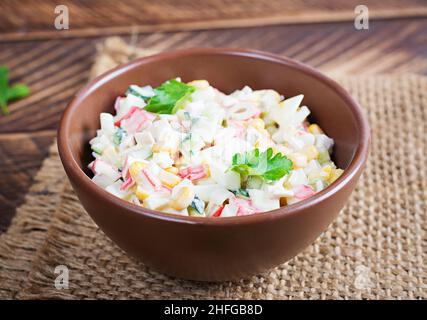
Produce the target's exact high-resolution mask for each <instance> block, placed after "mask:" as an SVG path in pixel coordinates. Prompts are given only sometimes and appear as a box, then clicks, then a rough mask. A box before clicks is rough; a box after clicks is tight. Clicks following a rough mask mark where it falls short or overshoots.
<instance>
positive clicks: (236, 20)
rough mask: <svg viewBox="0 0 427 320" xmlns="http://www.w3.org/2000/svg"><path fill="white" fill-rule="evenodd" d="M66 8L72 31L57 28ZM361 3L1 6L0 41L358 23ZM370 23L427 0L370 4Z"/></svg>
mask: <svg viewBox="0 0 427 320" xmlns="http://www.w3.org/2000/svg"><path fill="white" fill-rule="evenodd" d="M59 4H61V5H66V6H67V7H68V8H69V13H70V29H69V30H62V31H57V30H56V29H55V28H54V19H55V14H54V9H55V6H56V5H59ZM360 4H361V2H360V1H359V0H346V1H341V0H318V1H312V0H300V1H296V0H257V1H253V0H233V1H230V0H206V1H196V0H180V1H179V3H178V4H177V2H176V1H175V0H157V1H150V0H127V1H116V0H87V1H78V0H61V1H55V0H43V1H33V0H20V1H19V6H18V5H17V1H16V0H2V1H1V2H0V21H1V24H0V41H16V40H25V39H47V38H69V37H83V36H92V37H96V36H100V35H111V34H129V33H132V32H138V33H148V32H158V31H179V30H181V31H182V30H200V29H210V30H211V29H214V28H232V27H250V26H267V25H277V24H285V23H286V24H290V23H292V24H296V23H309V22H310V23H313V22H332V21H353V20H354V17H355V13H354V8H355V7H356V6H357V5H360ZM363 4H364V5H366V6H368V8H369V15H370V19H385V18H396V17H415V16H427V3H426V2H425V0H405V1H401V0H384V1H377V0H365V1H363Z"/></svg>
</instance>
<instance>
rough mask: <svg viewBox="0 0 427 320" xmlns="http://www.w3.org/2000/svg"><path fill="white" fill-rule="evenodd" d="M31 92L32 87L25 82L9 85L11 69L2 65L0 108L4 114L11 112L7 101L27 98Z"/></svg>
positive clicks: (0, 70)
mask: <svg viewBox="0 0 427 320" xmlns="http://www.w3.org/2000/svg"><path fill="white" fill-rule="evenodd" d="M29 94H30V89H29V88H28V86H26V85H24V84H15V85H14V86H12V87H9V69H8V68H7V67H6V66H0V109H1V111H2V112H3V114H4V115H6V114H9V108H8V107H7V103H8V102H9V101H13V100H16V99H21V98H25V97H26V96H28V95H29Z"/></svg>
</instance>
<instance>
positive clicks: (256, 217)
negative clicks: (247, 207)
mask: <svg viewBox="0 0 427 320" xmlns="http://www.w3.org/2000/svg"><path fill="white" fill-rule="evenodd" d="M192 55H197V56H199V55H228V56H240V57H248V58H252V59H258V60H264V61H269V62H273V63H279V64H282V65H283V64H284V65H287V66H289V67H291V68H294V69H297V70H298V71H300V72H303V73H305V74H307V75H309V76H312V77H314V78H316V79H317V80H319V81H321V82H323V83H324V84H326V85H327V86H328V87H330V88H331V89H332V90H333V91H335V92H336V93H337V94H338V95H339V96H340V97H341V99H343V101H344V102H345V103H346V105H347V106H348V107H349V109H350V111H351V113H352V114H353V116H354V119H355V122H356V126H357V130H358V131H359V133H360V139H359V141H360V143H359V145H358V146H357V149H356V152H355V153H354V156H353V159H352V161H351V162H350V164H349V165H348V167H347V169H345V170H344V172H343V174H342V175H341V176H340V177H339V178H338V179H337V180H336V181H334V182H333V183H332V184H331V185H329V186H328V187H326V188H325V189H323V190H322V191H320V192H318V193H316V194H315V195H313V196H311V197H309V198H307V199H304V200H302V201H300V202H297V203H294V204H291V205H287V206H284V207H280V208H278V209H275V210H271V211H266V212H260V213H255V214H252V215H247V216H238V217H222V218H214V217H193V216H181V215H177V214H172V213H165V212H161V211H156V210H151V209H147V208H143V207H140V206H137V205H135V204H132V203H129V202H127V201H125V200H123V199H120V198H118V197H116V196H114V195H112V194H110V193H109V192H107V191H106V190H104V189H103V188H101V187H99V186H98V185H96V184H95V183H94V182H93V181H92V180H91V179H90V178H89V176H88V175H87V174H86V173H85V172H84V171H83V170H82V169H81V168H80V166H79V165H78V163H77V161H76V160H75V159H74V157H73V154H72V152H71V148H70V144H69V143H68V136H67V132H69V127H70V117H71V115H72V114H73V112H74V110H75V109H76V108H77V107H78V105H79V103H80V102H81V101H82V100H84V99H85V98H86V97H87V96H89V95H90V94H91V93H92V92H93V91H95V90H96V89H97V88H99V87H100V86H102V85H103V84H105V83H106V82H108V81H110V80H111V79H113V78H114V77H116V76H117V75H120V74H123V73H126V72H127V71H128V70H131V69H133V68H135V67H137V66H139V65H141V64H147V63H150V62H153V61H158V60H168V59H172V58H175V57H179V56H192ZM370 141H371V133H370V128H369V124H368V120H367V118H366V115H365V114H364V112H363V111H362V109H361V107H360V106H359V104H358V103H357V102H356V101H355V100H354V99H353V98H352V97H351V96H350V94H349V93H348V92H347V91H346V90H344V89H343V88H342V87H341V85H339V84H338V83H337V82H335V81H334V80H332V79H330V78H329V77H327V76H326V75H324V74H322V73H321V72H320V71H317V70H316V69H314V68H313V67H310V66H308V65H306V64H304V63H301V62H299V61H296V60H293V59H291V58H288V57H283V56H279V55H276V54H273V53H268V52H263V51H259V50H249V49H237V48H190V49H184V50H173V51H168V52H162V53H158V54H154V55H150V56H146V57H141V58H137V59H135V60H132V61H130V62H128V63H126V64H123V65H120V66H118V67H116V68H114V69H112V70H110V71H107V72H106V73H103V74H101V75H99V76H97V77H96V78H94V79H92V80H91V81H89V82H88V83H87V84H86V85H85V86H84V87H83V88H82V89H80V90H79V91H78V92H77V93H76V94H75V95H74V97H73V99H72V100H71V101H70V102H69V103H68V105H67V107H66V108H65V111H64V112H63V114H62V117H61V120H60V124H59V128H58V140H57V143H58V151H59V155H60V158H61V161H62V164H63V166H64V168H65V170H66V172H67V173H68V174H70V175H72V176H73V177H74V179H76V180H78V181H79V182H80V183H81V184H83V185H84V187H85V188H86V189H89V190H91V191H92V192H94V193H96V194H98V195H99V197H100V198H103V199H104V200H105V201H106V202H111V203H113V204H114V205H116V206H117V207H120V208H122V209H124V211H127V212H130V213H132V214H136V215H143V216H147V217H149V218H154V219H160V220H164V221H169V222H176V223H185V224H197V225H236V224H252V223H260V222H265V221H274V220H276V219H280V218H283V217H285V216H293V215H296V214H298V213H299V212H301V211H304V210H306V209H308V208H310V207H314V206H315V205H317V204H318V203H320V202H322V201H324V200H326V199H328V198H330V197H333V195H334V194H336V193H337V192H339V191H340V190H341V189H343V188H344V187H345V186H346V185H347V183H349V182H350V181H351V180H352V179H354V178H356V177H357V175H358V174H359V173H360V171H361V170H362V169H363V167H364V164H365V162H366V160H367V157H368V154H369V149H370Z"/></svg>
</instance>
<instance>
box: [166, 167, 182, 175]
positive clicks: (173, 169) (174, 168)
mask: <svg viewBox="0 0 427 320" xmlns="http://www.w3.org/2000/svg"><path fill="white" fill-rule="evenodd" d="M165 170H166V171H167V172H170V173H172V174H178V171H179V170H178V168H177V167H168V168H165Z"/></svg>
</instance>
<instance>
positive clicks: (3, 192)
mask: <svg viewBox="0 0 427 320" xmlns="http://www.w3.org/2000/svg"><path fill="white" fill-rule="evenodd" d="M55 135H56V132H55V131H52V130H49V131H38V132H32V133H12V134H2V135H0V177H1V182H0V233H1V232H2V231H4V230H6V228H7V226H8V225H9V223H10V220H11V219H12V217H13V215H14V213H15V209H16V207H17V206H18V205H19V204H20V203H22V201H23V200H24V197H25V194H26V193H27V190H28V187H29V186H30V185H31V182H32V178H33V177H34V175H35V174H36V172H37V171H38V169H39V167H40V164H41V162H42V161H43V159H44V158H45V157H46V156H47V154H48V149H49V146H50V144H51V143H52V141H53V138H54V137H55Z"/></svg>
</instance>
